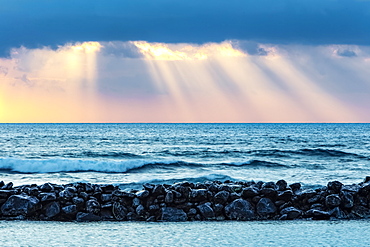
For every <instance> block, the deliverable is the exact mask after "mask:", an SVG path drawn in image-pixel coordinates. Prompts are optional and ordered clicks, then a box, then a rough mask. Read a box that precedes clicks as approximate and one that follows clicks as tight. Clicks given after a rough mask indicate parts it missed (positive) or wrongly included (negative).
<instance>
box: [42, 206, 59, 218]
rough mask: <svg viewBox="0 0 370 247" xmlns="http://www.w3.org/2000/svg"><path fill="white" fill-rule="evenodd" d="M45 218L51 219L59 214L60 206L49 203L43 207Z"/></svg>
mask: <svg viewBox="0 0 370 247" xmlns="http://www.w3.org/2000/svg"><path fill="white" fill-rule="evenodd" d="M44 212H45V216H46V217H48V218H52V217H54V216H56V215H58V214H59V213H60V206H59V203H57V202H51V203H49V204H47V205H46V206H45V209H44Z"/></svg>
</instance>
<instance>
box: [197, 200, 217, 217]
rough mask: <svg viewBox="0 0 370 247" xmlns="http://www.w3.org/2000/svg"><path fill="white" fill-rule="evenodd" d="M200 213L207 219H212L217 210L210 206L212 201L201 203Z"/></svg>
mask: <svg viewBox="0 0 370 247" xmlns="http://www.w3.org/2000/svg"><path fill="white" fill-rule="evenodd" d="M198 209H199V212H200V214H201V215H202V216H203V217H204V218H205V219H206V220H212V219H214V218H215V212H214V211H213V209H212V208H211V206H210V203H205V204H201V205H199V206H198Z"/></svg>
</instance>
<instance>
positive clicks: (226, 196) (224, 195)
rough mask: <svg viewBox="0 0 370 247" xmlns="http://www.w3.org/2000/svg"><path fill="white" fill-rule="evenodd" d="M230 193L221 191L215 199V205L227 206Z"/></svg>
mask: <svg viewBox="0 0 370 247" xmlns="http://www.w3.org/2000/svg"><path fill="white" fill-rule="evenodd" d="M229 196H230V192H227V191H224V190H223V191H220V192H218V193H217V194H216V195H215V196H214V197H213V200H214V202H215V203H220V204H225V203H226V202H227V200H228V199H229Z"/></svg>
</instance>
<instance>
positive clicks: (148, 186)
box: [143, 183, 155, 191]
mask: <svg viewBox="0 0 370 247" xmlns="http://www.w3.org/2000/svg"><path fill="white" fill-rule="evenodd" d="M154 187H155V185H154V184H149V183H145V184H143V188H144V189H145V190H149V191H153V189H154Z"/></svg>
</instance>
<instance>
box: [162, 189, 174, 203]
mask: <svg viewBox="0 0 370 247" xmlns="http://www.w3.org/2000/svg"><path fill="white" fill-rule="evenodd" d="M173 198H174V194H173V192H172V191H171V190H169V191H167V193H166V197H165V198H164V201H165V203H172V202H173Z"/></svg>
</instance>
